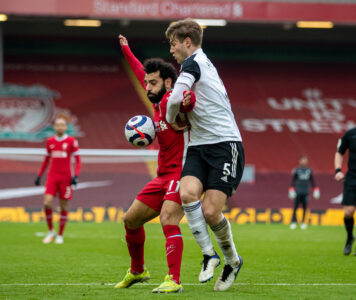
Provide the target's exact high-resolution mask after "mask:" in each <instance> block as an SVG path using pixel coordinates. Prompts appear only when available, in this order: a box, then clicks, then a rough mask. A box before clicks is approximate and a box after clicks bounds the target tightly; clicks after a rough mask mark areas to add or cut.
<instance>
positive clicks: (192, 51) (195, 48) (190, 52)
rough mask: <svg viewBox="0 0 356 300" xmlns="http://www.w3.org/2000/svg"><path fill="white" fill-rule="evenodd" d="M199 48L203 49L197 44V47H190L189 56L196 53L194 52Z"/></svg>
mask: <svg viewBox="0 0 356 300" xmlns="http://www.w3.org/2000/svg"><path fill="white" fill-rule="evenodd" d="M198 49H201V47H200V46H197V47H195V46H192V47H190V48H189V49H188V50H187V52H188V57H190V56H192V55H193V54H194V52H195V51H197V50H198Z"/></svg>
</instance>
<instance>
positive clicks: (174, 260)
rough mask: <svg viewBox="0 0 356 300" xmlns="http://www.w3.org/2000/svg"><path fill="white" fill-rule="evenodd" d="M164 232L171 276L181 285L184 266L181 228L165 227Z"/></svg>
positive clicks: (174, 226)
mask: <svg viewBox="0 0 356 300" xmlns="http://www.w3.org/2000/svg"><path fill="white" fill-rule="evenodd" d="M163 232H164V235H165V236H166V255H167V263H168V268H169V272H168V274H169V275H173V280H174V281H175V282H176V283H178V284H180V279H179V277H180V266H181V264H182V254H183V239H182V234H181V232H180V229H179V226H177V225H166V226H163Z"/></svg>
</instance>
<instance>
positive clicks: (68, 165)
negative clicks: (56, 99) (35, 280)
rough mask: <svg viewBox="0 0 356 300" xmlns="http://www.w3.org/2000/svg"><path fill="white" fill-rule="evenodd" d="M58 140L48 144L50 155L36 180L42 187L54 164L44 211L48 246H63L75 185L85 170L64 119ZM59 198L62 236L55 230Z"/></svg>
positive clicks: (56, 124) (57, 125)
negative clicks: (47, 169) (56, 197)
mask: <svg viewBox="0 0 356 300" xmlns="http://www.w3.org/2000/svg"><path fill="white" fill-rule="evenodd" d="M54 131H55V136H53V137H51V138H49V139H48V140H47V144H46V150H47V155H46V156H45V158H44V161H43V163H42V166H41V169H40V171H39V172H38V176H37V178H36V180H35V184H36V185H40V183H41V177H42V175H43V173H44V171H45V170H46V168H47V165H48V163H50V167H49V171H48V175H47V182H46V191H45V195H44V211H45V214H46V220H47V225H48V230H49V232H48V233H47V235H46V236H45V238H44V239H43V243H44V244H48V243H50V242H51V241H52V240H53V239H54V238H55V237H56V240H55V243H56V244H63V231H64V227H65V225H66V222H67V215H68V200H70V199H72V184H73V185H76V184H77V182H78V176H79V172H80V167H81V161H80V156H79V146H78V141H77V140H76V139H75V138H74V137H71V136H69V135H68V134H66V131H67V122H66V120H65V119H64V118H57V119H56V120H55V121H54ZM72 156H74V157H75V172H74V176H73V175H72ZM57 194H59V203H60V219H59V230H58V235H56V231H55V230H54V229H53V209H52V207H53V205H52V202H53V197H55V196H56V195H57Z"/></svg>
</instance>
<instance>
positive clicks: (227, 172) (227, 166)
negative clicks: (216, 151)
mask: <svg viewBox="0 0 356 300" xmlns="http://www.w3.org/2000/svg"><path fill="white" fill-rule="evenodd" d="M230 166H231V164H230V163H224V171H223V174H224V175H225V176H229V175H231V171H230Z"/></svg>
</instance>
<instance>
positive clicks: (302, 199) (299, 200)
mask: <svg viewBox="0 0 356 300" xmlns="http://www.w3.org/2000/svg"><path fill="white" fill-rule="evenodd" d="M294 201H295V204H296V205H299V204H302V205H303V204H307V203H308V195H306V194H297V197H296V198H295V200H294Z"/></svg>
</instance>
